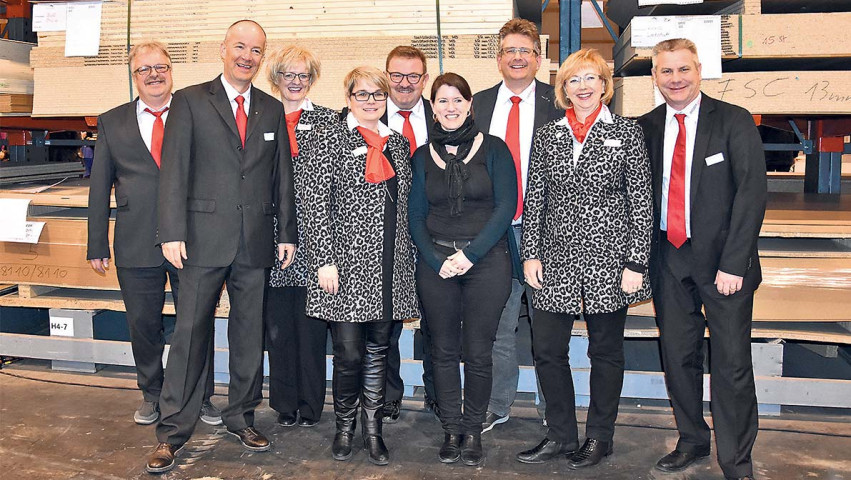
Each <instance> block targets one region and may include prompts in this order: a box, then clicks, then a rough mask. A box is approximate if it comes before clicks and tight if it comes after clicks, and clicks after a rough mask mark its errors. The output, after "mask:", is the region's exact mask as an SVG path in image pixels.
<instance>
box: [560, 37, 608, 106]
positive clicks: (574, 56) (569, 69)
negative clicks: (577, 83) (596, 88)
mask: <svg viewBox="0 0 851 480" xmlns="http://www.w3.org/2000/svg"><path fill="white" fill-rule="evenodd" d="M583 67H591V68H594V69H595V70H597V73H598V74H599V75H600V78H601V79H602V80H603V98H602V101H603V103H605V104H608V103H609V100H611V99H612V96H613V95H614V94H615V89H614V86H613V85H612V83H613V82H612V69H611V68H609V65H608V64H607V63H606V59H604V58H603V56H602V55H600V52H598V51H597V50H596V49H593V48H583V49H582V50H577V51H575V52H573V53H571V54H570V56H569V57H567V60H565V61H564V63H562V64H561V66H560V67H558V73H556V89H555V90H556V105H557V106H558V107H559V108H564V109H568V108H571V107H572V106H573V104H572V103H571V101H570V99H569V98H568V97H567V79H568V78H570V77H572V76H574V75H575V74H576V72H578V71H579V70H580V69H581V68H583Z"/></svg>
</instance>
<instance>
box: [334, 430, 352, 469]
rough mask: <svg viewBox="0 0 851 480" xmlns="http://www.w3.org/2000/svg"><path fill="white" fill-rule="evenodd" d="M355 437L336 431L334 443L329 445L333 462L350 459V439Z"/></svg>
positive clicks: (348, 433) (349, 433) (350, 433)
mask: <svg viewBox="0 0 851 480" xmlns="http://www.w3.org/2000/svg"><path fill="white" fill-rule="evenodd" d="M354 437H355V435H354V433H353V432H343V431H339V430H338V431H337V433H336V434H335V435H334V443H333V444H331V456H332V457H334V460H340V461H343V460H348V459H350V458H352V439H353V438H354Z"/></svg>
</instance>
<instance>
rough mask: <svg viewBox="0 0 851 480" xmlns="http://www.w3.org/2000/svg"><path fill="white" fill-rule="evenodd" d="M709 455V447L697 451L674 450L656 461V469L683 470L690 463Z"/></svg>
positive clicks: (666, 470)
mask: <svg viewBox="0 0 851 480" xmlns="http://www.w3.org/2000/svg"><path fill="white" fill-rule="evenodd" d="M708 456H709V449H706V450H703V451H697V452H694V453H692V452H681V451H679V450H674V451H673V452H671V453H669V454H667V455H665V456H664V457H662V458H660V459H659V461H658V462H656V470H661V471H663V472H679V471H681V470H685V469H686V468H687V467H688V466H689V465H691V464H692V463H694V462H696V461H698V460H700V459H701V458H705V457H708Z"/></svg>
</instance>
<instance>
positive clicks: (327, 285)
mask: <svg viewBox="0 0 851 480" xmlns="http://www.w3.org/2000/svg"><path fill="white" fill-rule="evenodd" d="M316 274H317V276H318V277H319V286H320V287H322V290H324V291H325V293H330V294H331V295H336V294H337V292H339V291H340V274H339V273H337V266H336V265H325V266H324V267H319V270H317V271H316Z"/></svg>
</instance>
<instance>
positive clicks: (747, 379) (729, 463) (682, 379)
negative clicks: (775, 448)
mask: <svg viewBox="0 0 851 480" xmlns="http://www.w3.org/2000/svg"><path fill="white" fill-rule="evenodd" d="M662 249H663V258H664V260H665V261H664V262H663V263H664V265H665V266H663V267H662V268H661V270H660V272H659V279H658V281H657V282H656V285H655V286H654V291H655V293H656V295H655V297H654V304H655V307H656V311H657V321H658V323H659V332H660V342H661V346H662V361H663V366H664V369H665V382H666V384H667V387H668V392H669V395H670V398H671V404H672V406H673V410H674V418H675V420H676V423H677V429H678V431H679V435H680V438H679V441H678V442H677V449H678V450H681V451H685V452H703V451H708V450H709V446H710V441H711V434H710V429H709V425H707V423H706V421H705V419H704V417H703V372H704V370H703V360H704V353H703V341H704V338H703V334H704V328H705V327H706V326H708V327H709V331H710V341H709V347H710V352H709V353H710V360H711V361H710V388H711V390H712V395H711V409H712V418H713V425H714V427H715V441H716V445H717V456H718V462H719V464H720V465H721V468H722V470H723V471H724V474H725V475H727V476H731V477H741V476H746V475H751V474H752V473H753V466H752V461H751V451H752V449H753V445H754V442H755V441H756V435H757V431H758V422H759V420H758V412H757V401H756V393H755V385H754V376H753V363H752V356H751V342H750V339H751V325H752V312H753V293H752V292H741V291H740V292H738V293H735V294H733V295H731V296H729V297H727V296H724V295H721V294H719V293H718V291H717V289H716V287H715V285H714V283H713V281H712V280H714V278H713V279H712V280H705V281H700V280H698V279H697V278H695V277H694V276H693V275H692V272H691V265H692V264H693V256H692V251H691V245H690V243H686V244H685V245H683V246H682V247H681V248H680V249H679V250H677V249H675V248H674V247H673V246H667V245H665V246H663V247H662ZM701 307H703V308H704V309H705V311H706V316H705V317H704V315H703V314H702V313H701Z"/></svg>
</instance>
